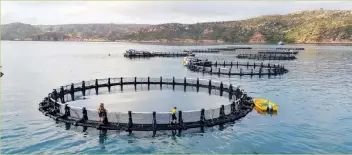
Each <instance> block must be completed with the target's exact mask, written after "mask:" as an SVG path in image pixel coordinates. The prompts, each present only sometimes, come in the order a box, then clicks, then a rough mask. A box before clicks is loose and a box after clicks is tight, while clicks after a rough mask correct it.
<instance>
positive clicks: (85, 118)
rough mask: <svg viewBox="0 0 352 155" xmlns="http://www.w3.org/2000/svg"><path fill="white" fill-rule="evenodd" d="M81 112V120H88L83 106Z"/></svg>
mask: <svg viewBox="0 0 352 155" xmlns="http://www.w3.org/2000/svg"><path fill="white" fill-rule="evenodd" d="M82 114H83V117H82V118H83V120H84V121H87V120H88V114H87V109H86V107H83V108H82Z"/></svg>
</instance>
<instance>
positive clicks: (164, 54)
mask: <svg viewBox="0 0 352 155" xmlns="http://www.w3.org/2000/svg"><path fill="white" fill-rule="evenodd" d="M185 56H195V54H194V53H185V52H168V53H167V52H150V53H133V54H128V53H124V57H127V58H143V57H144V58H150V57H185Z"/></svg>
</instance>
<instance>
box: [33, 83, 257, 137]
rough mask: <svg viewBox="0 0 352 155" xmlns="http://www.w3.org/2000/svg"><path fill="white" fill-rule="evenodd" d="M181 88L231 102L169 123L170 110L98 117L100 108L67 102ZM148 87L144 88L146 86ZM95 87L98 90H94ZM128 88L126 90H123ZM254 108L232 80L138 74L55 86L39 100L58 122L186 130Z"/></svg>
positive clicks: (106, 127)
mask: <svg viewBox="0 0 352 155" xmlns="http://www.w3.org/2000/svg"><path fill="white" fill-rule="evenodd" d="M144 87H147V89H148V90H149V89H151V88H152V89H153V88H154V89H173V90H175V89H181V90H184V91H187V90H192V91H197V92H199V91H204V92H208V93H209V94H216V95H219V96H224V97H228V98H229V101H230V103H229V104H226V105H221V106H220V107H218V108H212V109H204V108H203V109H199V110H193V111H178V112H177V123H170V121H171V112H155V111H154V112H132V111H128V112H107V113H105V114H103V118H104V119H103V121H99V120H98V111H97V110H95V109H87V108H85V107H75V106H72V105H68V104H67V103H68V102H70V101H75V100H78V99H79V98H80V97H82V96H86V95H89V94H97V95H99V94H104V93H110V92H111V90H112V89H114V90H116V89H119V90H121V91H122V90H124V89H131V90H137V89H140V88H141V89H143V88H144ZM144 89H145V88H144ZM94 90H95V91H94ZM124 91H125V90H124ZM252 109H253V102H252V100H251V98H250V97H248V96H247V94H246V93H245V92H244V91H243V90H240V89H239V88H238V87H237V88H234V87H233V85H232V84H225V83H222V82H218V81H212V80H204V79H198V78H197V79H191V78H183V79H175V78H174V77H173V78H163V77H160V78H149V77H148V78H137V77H128V78H125V77H121V78H108V79H96V80H92V81H82V82H79V83H75V84H71V85H66V86H61V88H58V89H54V90H53V92H52V93H49V94H48V97H45V99H44V100H43V101H42V102H41V103H39V111H41V112H42V113H43V114H44V115H46V116H49V117H51V118H53V119H55V120H57V121H59V122H64V123H68V124H73V125H76V126H83V127H93V128H97V129H99V130H125V131H126V132H129V133H131V132H132V131H153V135H155V133H156V131H158V130H178V131H179V132H181V131H182V130H187V129H190V128H200V129H201V130H203V131H204V127H211V126H216V125H223V124H224V123H227V122H234V121H235V120H238V119H240V118H242V117H244V116H246V115H247V114H248V113H249V112H250V111H251V110H252Z"/></svg>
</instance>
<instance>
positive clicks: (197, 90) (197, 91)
mask: <svg viewBox="0 0 352 155" xmlns="http://www.w3.org/2000/svg"><path fill="white" fill-rule="evenodd" d="M198 91H199V78H197V92H198Z"/></svg>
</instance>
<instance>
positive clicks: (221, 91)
mask: <svg viewBox="0 0 352 155" xmlns="http://www.w3.org/2000/svg"><path fill="white" fill-rule="evenodd" d="M223 91H224V84H223V83H222V82H220V96H222V93H223Z"/></svg>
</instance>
